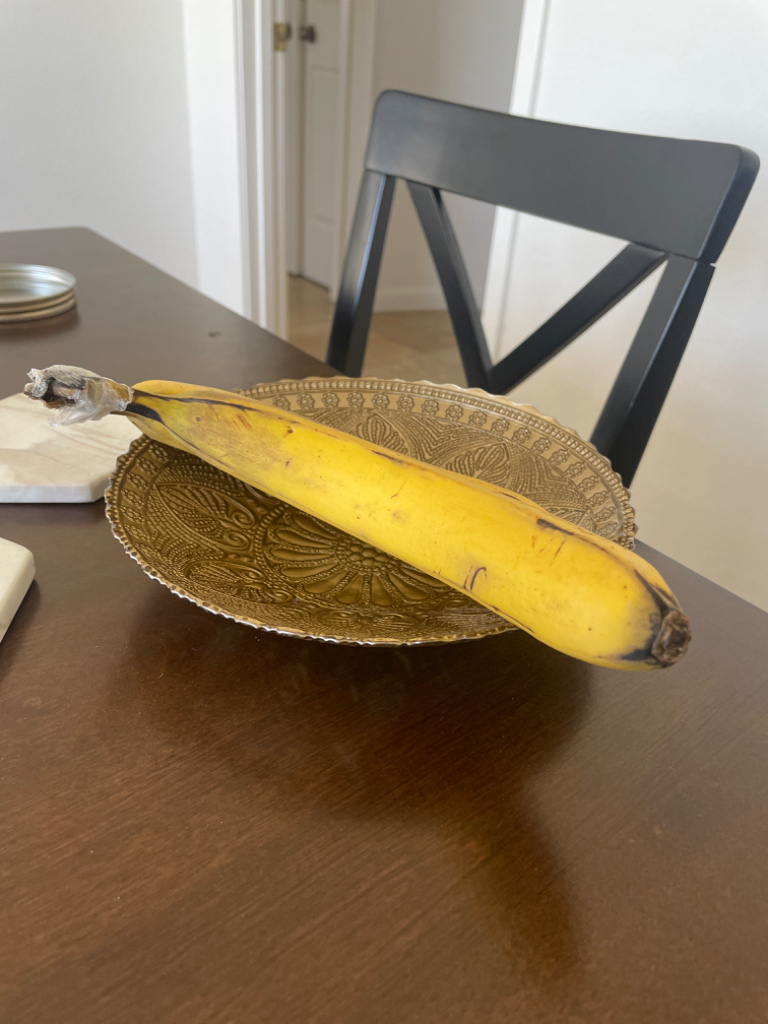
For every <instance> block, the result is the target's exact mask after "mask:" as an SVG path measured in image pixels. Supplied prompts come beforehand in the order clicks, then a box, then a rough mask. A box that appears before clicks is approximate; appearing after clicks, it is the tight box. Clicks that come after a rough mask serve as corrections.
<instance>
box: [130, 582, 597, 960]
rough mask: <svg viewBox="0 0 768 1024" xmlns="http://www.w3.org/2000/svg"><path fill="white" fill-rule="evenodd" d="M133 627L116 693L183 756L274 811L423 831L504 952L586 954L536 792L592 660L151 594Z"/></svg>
mask: <svg viewBox="0 0 768 1024" xmlns="http://www.w3.org/2000/svg"><path fill="white" fill-rule="evenodd" d="M169 601H172V602H176V603H177V606H176V607H174V608H173V609H171V608H169V606H168V604H167V602H169ZM169 611H172V614H173V621H174V624H175V628H174V630H173V632H172V633H171V632H169V631H167V629H166V627H167V623H168V617H169V616H168V613H169ZM160 623H163V627H162V629H161V627H160V625H159V624H160ZM134 637H135V643H133V644H132V645H131V648H130V655H126V659H125V662H124V673H121V675H122V678H121V679H120V680H118V681H117V682H118V684H119V688H120V691H121V692H122V693H123V694H125V692H126V688H127V687H128V688H130V690H131V691H132V692H133V693H134V694H135V696H136V697H137V698H138V704H137V705H133V706H134V707H135V708H136V710H138V711H140V712H141V714H142V719H141V720H142V722H145V723H147V724H150V723H151V724H152V725H153V726H154V727H156V728H158V727H159V728H160V729H161V731H162V732H164V733H165V734H166V735H169V734H170V735H172V737H173V742H174V745H175V747H176V748H177V750H179V752H180V753H181V754H182V756H185V755H186V754H187V753H189V754H190V755H191V756H195V757H198V758H199V756H200V754H201V753H202V752H204V753H205V755H206V756H207V757H208V758H210V757H214V758H215V759H216V760H217V761H220V762H222V763H223V764H225V765H226V766H227V768H228V770H229V771H231V772H232V774H233V776H236V777H238V778H239V779H240V781H241V782H243V783H246V785H243V786H241V787H240V788H241V790H247V788H248V786H250V785H252V786H254V787H258V790H259V791H260V792H264V791H265V790H267V791H270V792H272V793H274V794H276V795H277V797H278V799H279V801H280V804H281V806H286V807H288V806H291V805H299V806H301V807H306V806H307V805H311V806H312V807H315V808H319V809H320V810H321V811H322V812H324V813H326V814H329V815H330V816H332V818H333V819H336V820H339V819H341V820H343V818H345V817H351V818H354V819H356V820H365V821H370V822H372V823H373V824H375V822H376V821H377V820H378V821H381V820H382V819H386V820H390V819H401V820H402V821H403V822H404V823H409V822H413V821H414V820H417V821H419V822H426V823H428V824H429V826H430V828H433V829H434V832H435V833H436V835H437V841H436V843H435V845H436V847H437V848H438V850H439V853H440V856H441V857H445V856H446V855H447V856H448V857H450V858H451V860H452V861H453V862H454V863H458V864H459V865H460V867H459V873H460V878H461V883H460V884H461V886H462V887H463V888H464V889H466V888H467V887H471V888H472V889H474V890H475V892H476V893H477V894H480V895H481V897H482V899H483V901H484V902H485V904H486V905H487V907H488V908H490V910H491V911H492V913H493V915H494V916H495V918H496V920H497V922H499V923H500V924H501V925H502V927H503V930H504V932H505V934H506V935H507V936H508V937H509V938H508V941H509V943H510V946H511V950H510V951H511V952H512V953H513V955H515V956H519V957H522V958H524V960H525V962H527V963H529V965H530V966H531V967H532V968H533V969H534V970H535V971H536V972H537V973H543V974H549V973H551V972H553V971H562V970H564V969H565V970H568V969H571V968H573V967H575V966H576V965H577V964H578V961H579V957H578V951H577V938H576V932H575V922H574V917H573V911H572V908H571V904H570V899H569V892H568V887H567V881H566V877H565V870H564V867H563V865H561V864H560V863H558V856H557V852H556V851H555V850H554V849H553V846H552V843H551V841H550V840H549V838H548V836H547V833H546V829H545V828H544V827H543V826H542V824H541V822H540V821H539V820H538V819H537V814H536V810H535V806H534V805H533V800H532V798H531V796H530V795H529V792H528V790H529V789H530V787H531V784H532V782H533V780H534V779H535V778H536V776H537V775H538V774H539V773H540V772H542V771H543V770H544V769H546V767H547V765H548V764H549V762H550V761H551V759H552V758H553V756H554V755H555V754H559V753H561V752H562V750H563V748H564V747H565V746H566V744H567V743H568V741H569V739H570V738H571V737H572V736H573V735H574V734H575V733H576V732H577V730H578V728H579V725H580V723H581V722H582V720H583V718H584V717H585V714H586V711H587V708H588V704H589V680H590V675H591V669H590V667H589V666H588V665H583V664H581V663H579V662H576V661H574V660H572V659H569V658H566V657H564V656H562V655H559V654H557V653H556V652H554V651H551V650H549V649H548V648H545V647H543V646H542V645H540V644H538V643H537V642H536V641H534V640H533V639H532V638H530V637H528V636H527V635H525V634H523V633H519V632H510V633H508V634H505V635H502V636H496V637H488V638H485V639H483V640H479V641H468V642H464V643H458V644H450V645H442V646H435V647H428V648H399V649H392V648H378V649H371V648H360V647H351V646H337V645H333V644H325V643H319V642H313V641H309V640H297V639H293V638H286V637H280V636H275V635H273V634H269V633H265V632H261V631H254V630H252V629H249V628H248V627H245V626H242V625H238V624H236V623H233V622H231V621H228V620H224V619H222V618H219V617H216V616H214V615H211V614H208V613H204V612H202V611H201V610H200V609H197V608H195V607H194V606H192V605H191V604H187V603H186V602H179V601H178V599H177V598H174V597H172V596H171V595H170V594H169V593H168V592H165V591H159V590H158V592H157V594H156V595H155V596H154V597H153V600H152V601H150V602H149V603H148V605H147V606H146V608H145V610H144V613H143V614H142V616H141V618H140V620H139V621H137V622H136V623H135V627H134ZM499 665H506V666H507V669H506V671H501V672H500V671H499ZM158 666H161V667H160V668H158ZM161 673H162V674H161ZM382 835H383V833H382V832H381V831H378V832H375V833H372V836H371V839H370V843H371V844H374V843H376V842H377V841H380V840H381V836H382ZM377 836H378V837H379V838H378V839H377Z"/></svg>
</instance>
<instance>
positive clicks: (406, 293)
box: [373, 285, 445, 313]
mask: <svg viewBox="0 0 768 1024" xmlns="http://www.w3.org/2000/svg"><path fill="white" fill-rule="evenodd" d="M373 308H374V310H375V311H376V312H377V313H410V312H413V311H415V310H419V309H445V299H444V297H443V291H442V288H440V286H439V285H418V286H414V287H412V288H379V289H378V290H377V292H376V301H375V303H374V307H373Z"/></svg>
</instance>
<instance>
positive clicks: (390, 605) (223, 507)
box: [106, 377, 635, 645]
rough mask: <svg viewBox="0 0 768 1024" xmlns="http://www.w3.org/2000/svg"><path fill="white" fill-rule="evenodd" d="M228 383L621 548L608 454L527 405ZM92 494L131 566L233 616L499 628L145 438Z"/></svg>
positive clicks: (397, 632) (436, 585) (629, 539)
mask: <svg viewBox="0 0 768 1024" xmlns="http://www.w3.org/2000/svg"><path fill="white" fill-rule="evenodd" d="M242 394H246V395H249V396H250V397H252V398H256V399H258V400H259V401H265V402H270V403H272V404H273V405H275V406H277V407H278V408H280V409H285V410H290V411H293V412H299V413H301V414H303V415H304V416H308V417H310V418H311V419H316V420H318V421H321V422H323V423H326V424H328V425H330V426H333V427H336V428H338V429H339V430H344V431H346V432H348V433H350V434H354V435H356V436H358V437H363V438H365V439H366V440H368V441H372V442H374V443H376V444H379V445H382V446H383V447H385V448H389V449H391V450H392V451H397V452H402V453H405V454H408V455H411V456H413V457H414V458H417V459H420V460H422V461H424V462H429V463H432V464H433V465H436V466H442V467H444V468H446V469H450V470H454V471H455V472H458V473H464V474H466V475H468V476H475V477H478V478H479V479H481V480H487V481H489V482H490V483H494V484H497V485H499V486H501V487H505V488H508V489H510V490H513V491H517V492H519V493H521V494H524V495H526V496H527V497H529V498H531V499H533V500H534V501H536V502H538V503H539V504H540V505H542V506H543V507H544V508H546V509H547V510H548V511H549V512H553V513H555V514H556V515H559V516H562V518H564V519H567V520H568V521H570V522H572V523H578V524H579V525H580V526H583V527H585V528H586V529H588V530H592V531H594V532H595V533H599V534H600V535H601V536H603V537H608V538H610V539H611V540H615V541H617V542H618V543H619V544H622V545H623V546H624V547H627V548H631V547H632V544H633V538H634V534H635V525H634V512H633V510H632V508H631V507H630V505H629V494H628V492H627V491H626V489H625V488H624V487H623V485H622V483H621V480H620V479H619V477H618V475H617V474H616V473H614V472H613V470H612V469H611V467H610V464H609V463H608V461H607V460H606V459H605V458H604V457H603V456H602V455H599V454H598V452H597V451H596V450H595V449H594V448H593V447H592V445H590V444H589V443H587V442H586V441H582V440H581V439H580V438H579V437H578V436H577V435H576V433H575V432H574V431H572V430H568V429H567V428H565V427H561V426H560V425H559V424H558V423H556V422H555V421H554V420H552V419H550V418H549V417H547V416H542V415H541V414H540V413H538V412H536V410H535V409H533V408H531V407H530V406H527V405H518V404H516V403H514V402H512V401H510V400H509V399H508V398H504V397H498V396H495V395H489V394H486V393H485V392H484V391H480V390H477V389H471V390H468V389H465V388H459V387H456V386H454V385H450V384H448V385H436V384H429V383H426V382H423V381H422V382H419V383H408V382H405V381H398V380H376V379H374V378H362V379H360V378H355V379H350V378H346V377H331V378H318V377H311V378H307V379H305V380H284V381H279V382H278V383H276V384H261V385H259V386H258V387H255V388H251V389H250V390H248V391H243V392H242ZM106 502H107V516H108V518H109V520H110V522H111V524H112V530H113V532H114V534H115V536H116V537H117V538H118V539H119V540H120V541H121V542H122V543H123V545H124V546H125V548H126V550H127V551H128V553H129V554H130V555H131V556H132V557H133V558H134V559H135V560H136V561H137V562H138V563H139V565H141V567H142V568H143V569H144V571H145V572H147V573H148V574H149V575H150V576H153V577H154V578H155V579H158V580H160V582H161V583H164V584H165V585H166V586H168V587H170V588H171V590H173V591H174V593H176V594H179V595H180V596H181V597H186V598H188V599H189V600H190V601H194V602H195V603H196V604H198V605H200V606H201V607H202V608H206V609H208V610H209V611H212V612H216V613H217V614H219V615H225V616H228V617H229V618H232V619H235V620H236V621H238V622H243V623H247V624H248V625H251V626H257V627H260V628H263V629H268V630H272V631H274V632H277V633H284V634H290V635H293V636H301V637H312V638H315V639H318V640H330V641H335V642H337V643H355V644H387V645H399V644H424V643H439V642H447V641H452V640H467V639H471V638H473V637H480V636H487V635H489V634H492V633H501V632H504V631H505V630H508V629H513V628H514V627H513V626H512V625H511V624H510V623H509V622H507V621H506V620H504V619H501V618H499V617H498V616H497V615H494V614H493V613H492V612H490V611H488V610H487V609H486V608H483V607H481V606H480V605H478V604H476V603H475V602H474V601H472V600H471V599H470V598H469V597H467V596H466V595H464V594H462V593H460V592H459V591H456V590H453V589H452V588H451V587H448V586H446V585H445V584H443V583H440V582H438V581H437V580H435V579H433V578H432V577H431V576H428V575H426V574H424V573H422V572H420V571H418V570H417V569H414V568H412V567H411V566H408V565H406V564H404V563H403V562H400V561H399V560H398V559H396V558H392V557H391V556H390V555H387V554H385V553H384V552H382V551H379V550H377V549H375V548H372V547H369V546H368V545H366V544H363V543H362V542H361V541H358V540H356V539H355V538H354V537H351V536H349V535H348V534H346V533H343V532H342V531H340V530H337V529H335V528H334V527H332V526H328V525H327V524H325V523H323V522H321V521H320V520H318V519H314V518H312V517H311V516H308V515H306V514H305V513H303V512H299V511H298V510H297V509H295V508H293V507H292V506H290V505H287V504H285V503H284V502H282V501H278V500H276V499H275V498H271V497H268V496H267V495H265V494H262V493H261V492H260V491H258V490H256V489H255V488H253V487H249V486H248V485H247V484H244V483H241V482H240V481H239V480H235V479H234V478H233V477H231V476H228V475H227V474H226V473H222V472H220V471H219V470H217V469H214V468H213V467H212V466H209V465H208V464H207V463H205V462H202V461H201V460H200V459H198V458H196V457H195V456H193V455H188V454H186V453H185V452H181V451H178V450H176V449H174V448H168V447H166V446H165V445H162V444H159V443H158V442H156V441H151V440H150V439H149V438H147V437H140V438H139V439H138V440H136V441H134V442H133V444H132V445H131V447H130V449H129V451H128V452H127V453H126V454H125V455H123V456H121V458H120V459H119V461H118V464H117V470H116V472H115V474H114V476H113V477H112V482H111V485H110V488H109V490H108V491H107V494H106Z"/></svg>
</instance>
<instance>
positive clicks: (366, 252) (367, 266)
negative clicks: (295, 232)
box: [325, 171, 396, 377]
mask: <svg viewBox="0 0 768 1024" xmlns="http://www.w3.org/2000/svg"><path fill="white" fill-rule="evenodd" d="M395 181H396V179H395V178H393V177H392V176H391V175H387V174H379V173H378V172H377V171H366V172H365V174H364V175H363V180H362V182H361V184H360V192H359V194H358V197H357V206H356V208H355V216H354V220H353V223H352V230H351V232H350V241H349V246H348V248H347V253H346V256H345V258H344V268H343V270H342V274H341V284H340V285H339V297H338V299H337V301H336V310H335V312H334V316H333V324H332V325H331V335H330V338H329V340H328V351H327V353H326V357H325V361H326V362H327V363H328V364H329V365H330V366H333V367H335V368H336V369H337V370H340V371H341V372H342V373H345V374H347V376H349V377H359V376H360V374H361V372H362V369H363V359H364V358H365V346H366V343H367V341H368V331H369V328H370V326H371V314H372V312H373V300H374V297H375V295H376V282H377V280H378V277H379V267H380V266H381V254H382V252H383V249H384V238H385V236H386V233H387V224H388V222H389V212H390V209H391V207H392V196H393V194H394V189H395Z"/></svg>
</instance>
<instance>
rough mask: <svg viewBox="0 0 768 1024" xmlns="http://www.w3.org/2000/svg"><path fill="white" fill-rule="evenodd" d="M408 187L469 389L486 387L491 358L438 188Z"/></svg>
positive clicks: (426, 186) (462, 260)
mask: <svg viewBox="0 0 768 1024" xmlns="http://www.w3.org/2000/svg"><path fill="white" fill-rule="evenodd" d="M408 189H409V191H410V193H411V198H412V199H413V204H414V206H415V207H416V212H417V213H418V215H419V220H420V221H421V226H422V228H423V229H424V234H425V235H426V238H427V243H428V245H429V249H430V252H431V253H432V259H433V260H434V261H435V269H436V270H437V275H438V277H439V278H440V284H441V285H442V287H443V294H444V295H445V302H446V305H447V306H448V313H449V315H450V317H451V324H452V325H453V332H454V334H455V335H456V341H457V342H458V345H459V352H460V354H461V361H462V363H463V365H464V373H465V375H466V378H467V384H468V386H469V387H471V388H485V389H486V390H488V388H489V385H490V376H489V374H490V372H491V367H492V360H491V357H490V354H489V352H488V344H487V342H486V340H485V331H484V330H483V325H482V323H481V321H480V312H479V310H478V308H477V303H476V302H475V296H474V294H473V292H472V285H471V284H470V282H469V274H468V273H467V268H466V265H465V263H464V259H463V257H462V255H461V250H460V249H459V243H458V241H457V239H456V235H455V233H454V230H453V225H452V224H451V219H450V217H449V216H448V211H447V210H446V208H445V203H444V202H443V197H442V196H441V195H440V192H439V190H438V189H436V188H432V187H431V186H429V185H419V184H417V183H416V182H414V181H409V182H408Z"/></svg>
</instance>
